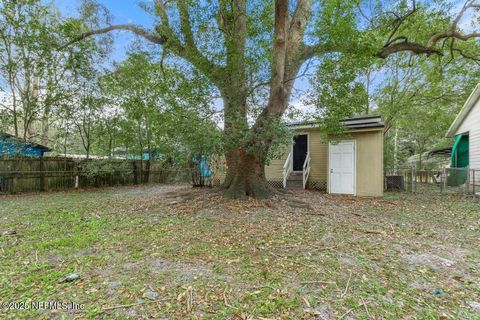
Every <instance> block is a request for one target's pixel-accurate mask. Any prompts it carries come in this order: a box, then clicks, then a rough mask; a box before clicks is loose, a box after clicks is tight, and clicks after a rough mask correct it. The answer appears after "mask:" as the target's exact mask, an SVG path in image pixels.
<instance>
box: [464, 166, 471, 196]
mask: <svg viewBox="0 0 480 320" xmlns="http://www.w3.org/2000/svg"><path fill="white" fill-rule="evenodd" d="M466 170H467V179H466V181H465V193H466V194H468V193H469V191H470V166H467V168H466Z"/></svg>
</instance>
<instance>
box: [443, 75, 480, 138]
mask: <svg viewBox="0 0 480 320" xmlns="http://www.w3.org/2000/svg"><path fill="white" fill-rule="evenodd" d="M479 98H480V83H479V84H477V86H476V87H475V89H474V90H473V91H472V93H471V94H470V96H469V97H468V99H467V101H466V102H465V104H464V105H463V107H462V110H460V112H459V113H458V115H457V117H456V118H455V120H454V121H453V123H452V125H451V126H450V128H448V131H447V134H446V135H445V137H453V136H455V132H456V131H457V130H458V128H459V127H460V125H461V124H462V123H463V121H464V120H465V118H466V116H467V115H468V114H469V113H470V110H471V109H472V108H473V106H474V105H475V103H476V102H477V100H478V99H479Z"/></svg>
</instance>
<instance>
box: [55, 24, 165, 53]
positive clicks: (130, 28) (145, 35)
mask: <svg viewBox="0 0 480 320" xmlns="http://www.w3.org/2000/svg"><path fill="white" fill-rule="evenodd" d="M114 30H126V31H131V32H133V33H135V34H136V35H138V36H141V37H143V38H144V39H146V40H148V41H150V42H152V43H156V44H164V43H165V42H166V41H167V38H166V37H165V36H162V35H159V36H158V35H155V34H152V33H150V32H148V31H147V30H145V29H143V28H141V27H138V26H135V25H132V24H118V25H112V26H108V27H106V28H102V29H97V30H91V31H87V32H84V33H82V34H81V35H80V36H78V37H76V38H74V39H73V40H71V41H69V42H67V43H66V44H64V45H62V46H61V47H60V48H59V49H60V50H62V49H64V48H66V47H68V46H70V45H72V44H74V43H77V42H80V41H82V40H85V39H86V38H88V37H91V36H94V35H99V34H105V33H108V32H111V31H114Z"/></svg>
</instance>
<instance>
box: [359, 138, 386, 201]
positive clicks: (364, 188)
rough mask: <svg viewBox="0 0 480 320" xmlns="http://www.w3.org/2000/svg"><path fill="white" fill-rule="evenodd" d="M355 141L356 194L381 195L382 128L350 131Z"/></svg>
mask: <svg viewBox="0 0 480 320" xmlns="http://www.w3.org/2000/svg"><path fill="white" fill-rule="evenodd" d="M352 138H353V139H354V140H355V141H356V149H355V152H356V194H357V196H368V197H380V196H382V195H383V130H377V131H366V132H356V133H352Z"/></svg>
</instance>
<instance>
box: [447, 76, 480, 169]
mask: <svg viewBox="0 0 480 320" xmlns="http://www.w3.org/2000/svg"><path fill="white" fill-rule="evenodd" d="M446 136H447V137H453V138H455V141H454V144H453V147H452V156H451V164H450V166H451V167H452V168H465V167H470V168H473V169H480V83H479V84H478V85H477V86H476V87H475V89H474V90H473V92H472V94H470V97H468V99H467V102H465V105H464V106H463V108H462V110H461V111H460V113H459V114H458V115H457V117H456V118H455V121H453V123H452V125H451V126H450V129H448V132H447V135H446Z"/></svg>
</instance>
